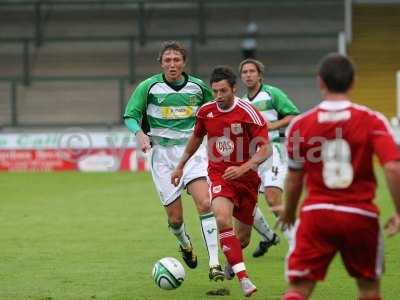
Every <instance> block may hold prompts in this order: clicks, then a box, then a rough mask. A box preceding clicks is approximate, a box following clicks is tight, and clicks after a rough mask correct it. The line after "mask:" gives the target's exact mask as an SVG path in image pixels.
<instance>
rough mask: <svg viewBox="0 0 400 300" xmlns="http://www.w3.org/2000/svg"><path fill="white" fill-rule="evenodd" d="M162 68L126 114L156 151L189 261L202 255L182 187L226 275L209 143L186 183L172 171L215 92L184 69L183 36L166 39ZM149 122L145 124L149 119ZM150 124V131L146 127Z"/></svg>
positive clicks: (213, 270)
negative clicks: (189, 228)
mask: <svg viewBox="0 0 400 300" xmlns="http://www.w3.org/2000/svg"><path fill="white" fill-rule="evenodd" d="M158 59H159V62H160V64H161V68H162V70H163V72H162V73H160V74H157V75H154V76H152V77H150V78H148V79H146V80H144V81H142V82H141V83H140V84H139V85H138V86H137V88H136V89H135V90H134V92H133V93H132V95H131V97H130V99H129V102H128V104H127V107H126V110H125V114H124V120H125V124H126V126H127V127H128V128H129V130H130V131H132V132H133V133H135V135H136V138H137V142H138V147H139V148H140V149H141V150H142V151H144V152H147V151H149V152H150V162H151V174H152V177H153V181H154V185H155V187H156V189H157V192H158V194H159V197H160V200H161V204H162V205H163V206H164V208H165V212H166V214H167V217H168V224H169V228H170V230H171V232H172V233H173V234H174V235H175V236H176V238H177V239H178V242H179V247H180V251H181V252H182V257H183V260H184V261H185V263H186V264H187V265H188V267H190V268H196V266H197V256H196V254H195V253H194V250H193V245H192V242H191V240H190V238H189V235H188V234H187V232H186V230H185V225H184V221H183V209H182V201H181V193H182V191H183V190H184V189H186V190H187V192H188V193H189V194H190V195H191V196H192V198H193V200H194V203H195V205H196V208H197V211H198V213H199V216H200V223H201V230H202V233H203V237H204V241H205V244H206V247H207V250H208V254H209V265H210V272H209V278H210V280H215V281H217V280H223V278H224V273H223V271H222V268H221V266H220V264H219V260H218V237H217V233H218V231H217V224H216V220H215V217H214V215H213V213H212V212H211V210H210V203H211V202H210V196H209V193H208V189H209V187H208V183H207V153H206V148H205V146H202V147H200V149H199V150H198V151H197V152H196V153H195V154H194V155H193V157H192V159H191V160H190V161H189V162H188V163H187V165H186V166H185V169H184V174H183V177H182V180H181V184H179V185H178V186H177V187H175V186H174V185H172V184H171V182H170V174H171V172H172V171H173V170H174V169H175V167H176V165H177V164H178V162H179V160H180V158H181V156H182V154H183V152H184V150H185V146H186V143H187V141H188V139H189V137H190V136H191V134H192V132H193V128H194V123H195V114H196V111H197V109H198V108H199V107H200V106H201V105H202V104H204V103H205V102H207V101H210V100H212V99H213V98H212V92H211V90H210V89H209V88H208V87H207V85H206V84H205V83H204V82H203V81H202V80H200V79H198V78H195V77H193V76H190V75H187V74H186V73H185V72H184V67H185V63H186V50H185V49H184V48H183V47H182V45H181V44H180V43H178V42H174V41H172V42H166V43H164V44H163V46H162V49H161V51H160V55H159V58H158ZM144 119H145V120H147V124H143V123H144V122H143V120H144ZM145 125H147V126H148V127H149V130H150V131H149V132H148V133H147V134H146V133H145V132H143V130H142V128H144V127H145Z"/></svg>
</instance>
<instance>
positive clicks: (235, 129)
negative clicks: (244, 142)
mask: <svg viewBox="0 0 400 300" xmlns="http://www.w3.org/2000/svg"><path fill="white" fill-rule="evenodd" d="M231 131H232V133H233V134H235V135H238V134H241V133H243V129H242V124H240V123H232V124H231Z"/></svg>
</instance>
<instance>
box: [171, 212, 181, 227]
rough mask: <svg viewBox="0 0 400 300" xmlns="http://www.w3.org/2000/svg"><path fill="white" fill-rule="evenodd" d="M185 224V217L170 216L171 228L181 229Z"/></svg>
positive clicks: (178, 215)
mask: <svg viewBox="0 0 400 300" xmlns="http://www.w3.org/2000/svg"><path fill="white" fill-rule="evenodd" d="M182 223H183V216H182V215H180V214H170V215H168V224H169V225H170V226H171V227H179V226H180V225H182Z"/></svg>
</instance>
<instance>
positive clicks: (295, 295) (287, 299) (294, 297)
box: [282, 291, 306, 300]
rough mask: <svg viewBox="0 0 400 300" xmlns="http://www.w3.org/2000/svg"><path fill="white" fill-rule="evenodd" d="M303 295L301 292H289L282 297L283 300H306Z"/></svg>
mask: <svg viewBox="0 0 400 300" xmlns="http://www.w3.org/2000/svg"><path fill="white" fill-rule="evenodd" d="M305 299H306V298H305V297H304V296H303V294H301V293H299V292H293V291H288V292H286V293H285V294H284V295H283V296H282V300H305Z"/></svg>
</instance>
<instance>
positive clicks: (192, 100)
mask: <svg viewBox="0 0 400 300" xmlns="http://www.w3.org/2000/svg"><path fill="white" fill-rule="evenodd" d="M189 105H191V106H196V96H195V95H192V96H189Z"/></svg>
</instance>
